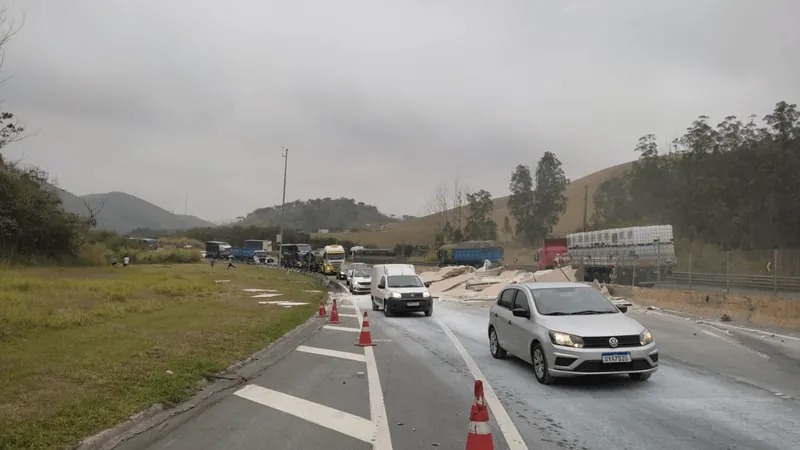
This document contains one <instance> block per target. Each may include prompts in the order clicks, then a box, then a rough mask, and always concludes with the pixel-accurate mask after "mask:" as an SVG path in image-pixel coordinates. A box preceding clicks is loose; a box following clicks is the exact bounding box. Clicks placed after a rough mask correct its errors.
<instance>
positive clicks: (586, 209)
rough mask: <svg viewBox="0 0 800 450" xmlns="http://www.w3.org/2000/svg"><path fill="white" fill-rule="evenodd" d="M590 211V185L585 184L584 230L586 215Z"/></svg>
mask: <svg viewBox="0 0 800 450" xmlns="http://www.w3.org/2000/svg"><path fill="white" fill-rule="evenodd" d="M588 212H589V185H588V184H586V185H584V186H583V231H584V232H585V231H586V219H587V217H586V215H587V214H588Z"/></svg>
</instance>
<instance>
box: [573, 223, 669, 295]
mask: <svg viewBox="0 0 800 450" xmlns="http://www.w3.org/2000/svg"><path fill="white" fill-rule="evenodd" d="M566 240H567V250H568V256H569V258H570V259H571V263H572V265H573V266H576V265H582V266H583V273H584V276H583V281H589V282H591V281H593V280H595V279H597V280H598V281H600V282H605V283H610V282H611V281H612V278H613V281H614V282H615V283H617V284H632V285H636V286H640V285H644V286H647V285H653V284H656V283H657V282H659V281H663V280H664V279H665V278H666V277H667V276H668V275H670V274H671V273H672V268H673V267H674V266H675V265H676V264H677V258H676V255H675V239H674V236H673V233H672V225H652V226H646V227H628V228H611V229H606V230H597V231H586V232H580V233H572V234H568V235H567V239H566Z"/></svg>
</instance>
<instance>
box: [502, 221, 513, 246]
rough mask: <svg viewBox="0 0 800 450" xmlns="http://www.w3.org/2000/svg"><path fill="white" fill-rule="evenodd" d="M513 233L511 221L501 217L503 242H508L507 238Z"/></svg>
mask: <svg viewBox="0 0 800 450" xmlns="http://www.w3.org/2000/svg"><path fill="white" fill-rule="evenodd" d="M513 233H514V229H513V228H511V221H510V220H509V219H508V216H505V217H503V236H504V237H505V242H508V238H509V236H512V234H513Z"/></svg>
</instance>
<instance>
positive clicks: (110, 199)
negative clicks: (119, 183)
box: [55, 188, 216, 233]
mask: <svg viewBox="0 0 800 450" xmlns="http://www.w3.org/2000/svg"><path fill="white" fill-rule="evenodd" d="M55 189H57V192H58V193H59V195H60V196H61V201H62V203H63V207H64V210H65V211H67V212H71V213H74V214H80V215H82V216H88V215H89V211H88V209H87V208H86V205H84V200H85V201H86V203H88V204H89V206H90V207H91V208H92V210H94V211H97V210H99V211H100V212H99V214H97V216H96V219H97V228H98V229H103V230H112V231H116V232H117V233H129V232H130V231H132V230H135V229H137V228H149V229H151V230H182V229H187V228H197V227H214V226H216V224H214V223H211V222H209V221H207V220H203V219H200V218H198V217H195V216H191V215H184V214H173V213H171V212H169V211H167V210H166V209H164V208H161V207H160V206H156V205H154V204H152V203H150V202H148V201H146V200H142V199H141V198H139V197H136V196H134V195H130V194H126V193H124V192H116V191H115V192H108V193H105V194H89V195H83V196H80V197H78V196H77V195H75V194H73V193H71V192H68V191H65V190H63V189H59V188H55ZM101 206H102V209H101Z"/></svg>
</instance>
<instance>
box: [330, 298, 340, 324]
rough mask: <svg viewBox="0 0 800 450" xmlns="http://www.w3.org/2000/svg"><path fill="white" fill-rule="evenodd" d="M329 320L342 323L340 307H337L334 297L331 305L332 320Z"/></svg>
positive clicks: (333, 322)
mask: <svg viewBox="0 0 800 450" xmlns="http://www.w3.org/2000/svg"><path fill="white" fill-rule="evenodd" d="M328 322H329V323H331V324H337V323H342V322H341V321H340V320H339V309H338V308H336V299H333V306H331V320H329V321H328Z"/></svg>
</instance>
